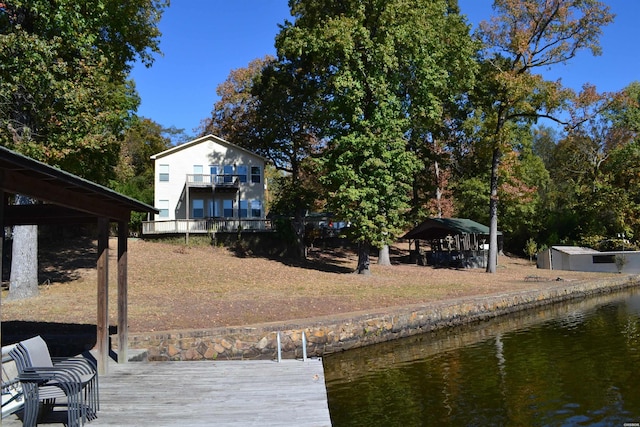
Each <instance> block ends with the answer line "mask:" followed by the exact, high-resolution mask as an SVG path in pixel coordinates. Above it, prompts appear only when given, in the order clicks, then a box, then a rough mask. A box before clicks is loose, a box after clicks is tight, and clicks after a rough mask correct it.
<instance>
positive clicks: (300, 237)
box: [291, 209, 307, 260]
mask: <svg viewBox="0 0 640 427" xmlns="http://www.w3.org/2000/svg"><path fill="white" fill-rule="evenodd" d="M291 225H292V227H293V234H294V238H295V241H296V255H297V257H298V259H302V260H304V259H307V245H306V244H305V242H304V210H303V209H296V213H295V218H294V219H293V223H292V224H291Z"/></svg>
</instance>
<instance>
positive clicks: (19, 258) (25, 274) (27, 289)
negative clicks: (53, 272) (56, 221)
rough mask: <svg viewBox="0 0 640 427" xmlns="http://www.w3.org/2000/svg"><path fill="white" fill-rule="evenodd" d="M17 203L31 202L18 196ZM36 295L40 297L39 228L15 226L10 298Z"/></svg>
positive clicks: (34, 226)
mask: <svg viewBox="0 0 640 427" xmlns="http://www.w3.org/2000/svg"><path fill="white" fill-rule="evenodd" d="M16 203H17V204H28V203H31V200H29V199H28V198H26V197H23V196H16ZM36 295H38V226H37V225H20V226H15V227H13V247H12V251H11V277H10V279H9V296H8V298H9V299H24V298H30V297H33V296H36Z"/></svg>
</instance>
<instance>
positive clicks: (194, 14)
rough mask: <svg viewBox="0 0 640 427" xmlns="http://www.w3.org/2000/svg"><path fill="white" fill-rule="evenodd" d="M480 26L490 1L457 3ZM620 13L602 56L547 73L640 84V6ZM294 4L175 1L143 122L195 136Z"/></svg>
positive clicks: (619, 1)
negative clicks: (233, 76) (223, 89)
mask: <svg viewBox="0 0 640 427" xmlns="http://www.w3.org/2000/svg"><path fill="white" fill-rule="evenodd" d="M458 3H459V5H460V8H461V10H462V13H464V14H466V15H467V18H468V21H469V23H470V24H472V25H473V26H474V27H475V25H476V24H477V23H478V22H480V21H481V20H483V19H487V18H488V17H490V16H491V12H492V9H491V4H492V2H491V1H490V0H458ZM606 3H607V4H608V5H609V6H610V7H611V10H612V11H613V13H615V14H616V18H615V21H614V22H613V24H611V25H609V26H608V27H605V28H604V30H603V36H602V37H601V39H600V41H601V45H602V49H603V54H602V55H601V56H598V57H593V56H592V55H591V53H590V52H588V51H585V52H581V53H579V54H578V56H577V57H576V58H574V59H573V60H571V62H570V63H569V64H567V65H561V66H557V67H554V68H553V69H551V70H548V71H545V76H546V77H547V78H552V79H554V80H555V79H558V78H561V79H562V81H563V83H564V84H565V85H567V86H570V87H572V88H574V89H576V90H578V89H580V87H581V86H582V85H583V84H584V83H592V84H595V85H596V86H597V88H598V90H599V91H617V90H620V89H622V88H624V87H625V86H627V85H628V84H629V83H631V82H632V81H635V80H640V70H639V69H640V23H639V21H638V18H640V1H637V0H606ZM289 18H290V15H289V8H288V5H287V0H233V1H226V0H224V1H223V0H172V1H171V6H170V7H169V8H168V9H167V10H166V11H165V13H164V15H163V18H162V21H161V22H160V31H161V32H162V38H161V42H160V49H161V50H162V52H163V53H164V55H163V56H158V57H156V60H155V62H154V64H153V66H152V67H151V68H145V67H144V66H142V65H138V64H136V66H135V67H134V69H133V72H132V78H133V79H134V80H135V82H136V88H137V90H138V93H139V94H140V97H141V99H142V102H141V105H140V108H139V109H138V115H140V116H144V117H148V118H150V119H152V120H154V121H155V122H157V123H159V124H160V125H162V126H164V127H170V126H175V127H177V128H181V129H184V131H185V133H186V134H187V135H193V134H194V132H193V130H194V128H196V127H197V126H198V125H199V124H200V121H201V120H202V119H205V118H207V117H209V115H210V113H211V109H212V107H213V104H214V103H215V102H216V101H217V99H218V97H217V95H216V87H217V86H218V85H219V84H220V83H222V82H223V81H224V80H225V79H226V78H227V76H228V75H229V72H230V71H231V70H233V69H236V68H241V67H245V66H246V65H247V64H248V63H249V62H250V61H251V60H253V59H255V58H261V57H263V56H265V55H267V54H272V55H274V54H275V47H274V39H275V36H276V34H277V33H278V32H279V27H278V25H279V24H282V23H283V22H284V21H285V20H286V19H289Z"/></svg>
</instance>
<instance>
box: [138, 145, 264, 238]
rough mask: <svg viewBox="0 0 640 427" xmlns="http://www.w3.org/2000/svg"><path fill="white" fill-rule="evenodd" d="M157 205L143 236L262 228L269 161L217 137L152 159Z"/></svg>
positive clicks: (156, 155) (178, 148) (155, 202)
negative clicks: (266, 169) (156, 211)
mask: <svg viewBox="0 0 640 427" xmlns="http://www.w3.org/2000/svg"><path fill="white" fill-rule="evenodd" d="M151 159H152V160H154V162H155V165H154V169H155V179H154V194H155V195H154V206H155V207H156V208H157V209H158V210H159V211H160V213H158V214H156V215H155V217H154V221H149V222H147V223H145V224H144V225H143V233H145V234H157V233H185V232H186V233H189V232H196V233H197V232H210V231H234V230H237V229H239V228H241V229H244V230H248V229H253V230H259V229H264V228H265V226H266V221H265V214H266V213H265V193H266V190H267V183H266V180H265V177H264V169H265V165H266V163H267V159H265V158H264V157H262V156H259V155H257V154H255V153H253V152H251V151H249V150H246V149H244V148H242V147H239V146H237V145H234V144H232V143H230V142H228V141H225V140H224V139H222V138H219V137H217V136H214V135H206V136H203V137H200V138H197V139H194V140H193V141H189V142H187V143H184V144H181V145H178V146H176V147H173V148H170V149H168V150H165V151H163V152H161V153H158V154H154V155H153V156H151Z"/></svg>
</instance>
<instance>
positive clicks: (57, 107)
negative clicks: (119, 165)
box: [0, 0, 168, 297]
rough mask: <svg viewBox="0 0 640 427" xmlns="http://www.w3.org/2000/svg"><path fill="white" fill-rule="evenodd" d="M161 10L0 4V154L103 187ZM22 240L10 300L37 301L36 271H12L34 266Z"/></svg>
mask: <svg viewBox="0 0 640 427" xmlns="http://www.w3.org/2000/svg"><path fill="white" fill-rule="evenodd" d="M167 4H168V2H166V1H164V0H132V1H127V2H121V1H116V0H88V1H82V2H79V1H66V2H51V1H49V0H29V1H25V0H12V1H4V2H2V3H0V144H2V145H4V146H6V147H8V148H11V149H13V150H16V151H19V152H21V153H23V154H26V155H28V156H30V157H33V158H35V159H37V160H40V161H43V162H45V163H48V164H51V165H54V166H57V167H60V168H62V169H64V170H66V171H69V172H72V173H75V174H77V175H80V176H82V177H84V178H88V179H91V180H94V181H97V182H99V183H102V184H106V183H107V182H108V181H109V179H110V178H111V177H113V173H114V171H113V166H114V165H115V164H116V162H117V158H118V152H119V139H120V138H121V136H122V134H123V131H124V129H125V128H126V126H127V124H128V122H129V120H130V119H131V117H132V112H133V111H134V110H135V109H136V108H137V105H138V103H139V99H138V97H137V94H136V92H135V87H134V85H133V83H132V82H130V81H129V80H128V73H129V71H130V68H131V66H132V63H133V61H134V60H135V59H137V58H138V59H140V60H141V61H142V62H143V63H144V64H147V65H150V64H151V63H152V62H153V56H152V55H153V53H154V52H159V49H158V42H159V40H158V39H159V36H160V32H159V31H158V28H157V23H158V22H159V20H160V16H161V13H162V9H163V8H164V7H165V6H166V5H167ZM17 199H18V200H19V199H20V197H18V198H17ZM22 230H23V229H22V227H16V228H15V229H14V233H13V242H14V250H13V254H14V257H13V258H12V268H11V273H12V280H11V285H10V295H11V296H12V297H24V296H28V295H31V294H34V293H36V292H37V269H36V268H34V264H33V263H30V265H29V266H26V265H21V264H20V262H19V261H20V259H22V258H21V257H20V256H19V254H27V253H29V254H31V255H29V256H27V255H25V257H24V259H27V258H29V259H37V257H36V256H35V255H34V254H35V253H36V251H37V249H36V248H37V247H36V241H35V240H34V239H35V236H36V234H35V233H34V232H33V231H30V232H29V233H27V234H26V236H27V238H22V237H21V233H22ZM25 230H26V229H25ZM22 244H24V245H25V247H20V246H16V245H22ZM13 277H20V278H21V279H20V280H13Z"/></svg>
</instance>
